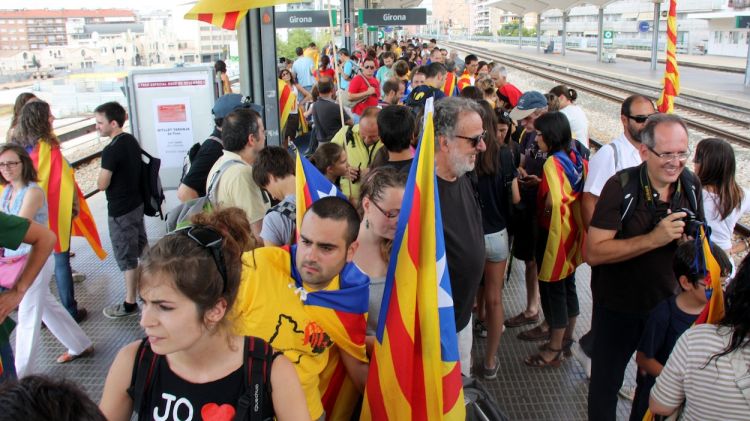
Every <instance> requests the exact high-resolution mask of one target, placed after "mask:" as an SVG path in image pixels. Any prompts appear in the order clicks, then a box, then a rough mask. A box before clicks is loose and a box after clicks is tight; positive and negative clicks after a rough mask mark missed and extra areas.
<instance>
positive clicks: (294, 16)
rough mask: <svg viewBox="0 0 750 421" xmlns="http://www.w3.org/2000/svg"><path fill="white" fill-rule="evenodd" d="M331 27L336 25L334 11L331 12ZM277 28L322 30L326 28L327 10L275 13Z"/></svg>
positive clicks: (327, 24) (327, 23)
mask: <svg viewBox="0 0 750 421" xmlns="http://www.w3.org/2000/svg"><path fill="white" fill-rule="evenodd" d="M331 15H332V16H331V18H332V19H333V26H336V25H338V22H337V16H336V11H335V10H332V11H331ZM274 19H275V20H276V27H277V28H323V27H328V26H329V22H328V11H327V10H297V11H294V12H275V13H274Z"/></svg>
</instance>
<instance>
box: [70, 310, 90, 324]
mask: <svg viewBox="0 0 750 421" xmlns="http://www.w3.org/2000/svg"><path fill="white" fill-rule="evenodd" d="M88 316H89V311H88V310H86V309H85V308H83V307H78V310H77V311H76V315H75V317H73V320H75V321H76V323H78V324H81V322H82V321H84V320H86V318H87V317H88Z"/></svg>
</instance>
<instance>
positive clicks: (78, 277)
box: [73, 271, 86, 284]
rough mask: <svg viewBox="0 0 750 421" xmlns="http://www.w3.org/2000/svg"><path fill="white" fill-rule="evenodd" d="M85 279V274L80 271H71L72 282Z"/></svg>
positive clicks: (78, 282) (77, 282)
mask: <svg viewBox="0 0 750 421" xmlns="http://www.w3.org/2000/svg"><path fill="white" fill-rule="evenodd" d="M85 280H86V274H85V273H81V272H76V271H73V282H75V283H76V284H80V283H81V282H83V281H85Z"/></svg>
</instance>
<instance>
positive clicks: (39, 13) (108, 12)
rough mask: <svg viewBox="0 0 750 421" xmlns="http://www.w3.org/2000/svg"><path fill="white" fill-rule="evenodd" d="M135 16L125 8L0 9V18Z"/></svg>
mask: <svg viewBox="0 0 750 421" xmlns="http://www.w3.org/2000/svg"><path fill="white" fill-rule="evenodd" d="M94 17H97V18H98V17H101V18H104V17H135V12H133V11H132V10H126V9H26V10H0V19H39V18H94Z"/></svg>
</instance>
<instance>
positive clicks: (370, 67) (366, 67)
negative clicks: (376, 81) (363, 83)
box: [363, 66, 375, 70]
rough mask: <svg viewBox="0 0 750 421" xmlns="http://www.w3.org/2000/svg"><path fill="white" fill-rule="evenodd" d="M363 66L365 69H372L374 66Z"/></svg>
mask: <svg viewBox="0 0 750 421" xmlns="http://www.w3.org/2000/svg"><path fill="white" fill-rule="evenodd" d="M363 67H364V68H365V69H370V70H372V69H374V68H375V66H363Z"/></svg>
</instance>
